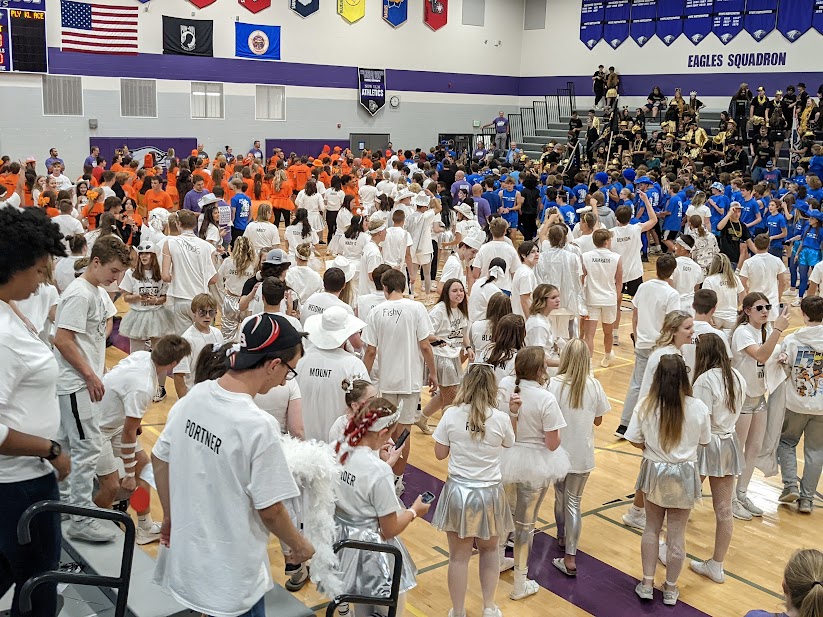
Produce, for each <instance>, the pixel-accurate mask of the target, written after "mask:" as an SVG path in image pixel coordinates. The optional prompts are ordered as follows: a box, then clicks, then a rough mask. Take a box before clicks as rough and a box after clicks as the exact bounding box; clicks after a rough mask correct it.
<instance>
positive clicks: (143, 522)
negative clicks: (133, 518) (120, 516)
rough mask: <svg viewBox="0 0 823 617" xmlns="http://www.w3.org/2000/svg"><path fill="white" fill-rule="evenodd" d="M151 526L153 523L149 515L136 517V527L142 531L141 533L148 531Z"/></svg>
mask: <svg viewBox="0 0 823 617" xmlns="http://www.w3.org/2000/svg"><path fill="white" fill-rule="evenodd" d="M152 525H154V521H153V520H151V514H138V515H137V526H138V527H139V528H140V529H142V530H143V531H149V530H150V529H151V526H152Z"/></svg>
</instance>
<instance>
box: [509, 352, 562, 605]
mask: <svg viewBox="0 0 823 617" xmlns="http://www.w3.org/2000/svg"><path fill="white" fill-rule="evenodd" d="M514 367H515V375H516V376H515V377H506V378H504V379H503V381H501V382H500V392H499V394H498V406H499V408H500V410H501V411H508V412H509V417H510V418H511V423H512V425H513V427H514V430H515V433H516V440H515V443H514V445H513V446H512V447H511V448H509V449H507V450H504V451H503V454H502V455H501V456H500V470H501V473H502V475H503V486H504V487H505V490H506V498H507V499H508V502H509V507H510V508H511V510H512V514H513V515H514V559H510V558H506V557H505V555H504V552H503V551H504V550H505V540H506V538H504V537H501V540H502V542H501V544H500V570H501V571H503V570H507V569H509V568H511V567H512V566H513V567H514V589H512V592H511V594H509V597H510V598H511V599H512V600H522V599H523V598H526V597H528V596H531V595H534V594H536V593H537V590H538V589H539V588H540V587H539V585H538V584H537V583H535V582H534V581H532V580H529V579H528V578H527V574H528V566H529V553H530V552H531V546H532V538H533V534H534V525H535V522H536V521H537V513H538V511H539V510H540V505H541V504H542V503H543V498H544V497H545V496H546V491H548V490H549V487H550V486H551V485H552V484H554V482H555V481H557V480H560V479H562V478H564V477H565V476H566V473H567V472H568V470H569V457H568V455H567V454H566V452H564V451H563V449H562V448H561V447H560V429H561V428H563V427H564V426H566V422H565V420H563V414H562V413H561V411H560V407H558V405H557V400H556V399H555V397H554V395H553V394H551V393H550V392H549V391H548V390H546V388H545V383H546V381H547V379H548V376H547V374H546V353H545V352H544V351H543V348H542V347H524V348H523V349H521V350H520V351H518V352H517V357H516V359H515V363H514Z"/></svg>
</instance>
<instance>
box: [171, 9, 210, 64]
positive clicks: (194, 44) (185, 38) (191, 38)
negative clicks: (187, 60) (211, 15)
mask: <svg viewBox="0 0 823 617" xmlns="http://www.w3.org/2000/svg"><path fill="white" fill-rule="evenodd" d="M163 53H164V54H172V55H177V56H208V57H211V56H213V55H214V24H213V22H212V21H211V20H205V19H180V18H177V17H167V16H165V15H164V16H163Z"/></svg>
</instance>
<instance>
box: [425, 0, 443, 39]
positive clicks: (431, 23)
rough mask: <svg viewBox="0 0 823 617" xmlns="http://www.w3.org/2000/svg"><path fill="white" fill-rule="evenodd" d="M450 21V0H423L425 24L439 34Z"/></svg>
mask: <svg viewBox="0 0 823 617" xmlns="http://www.w3.org/2000/svg"><path fill="white" fill-rule="evenodd" d="M448 21H449V0H423V23H424V24H426V25H427V26H428V27H429V28H431V29H432V30H434V31H435V32H437V31H438V30H440V28H442V27H443V26H445V25H446V23H448Z"/></svg>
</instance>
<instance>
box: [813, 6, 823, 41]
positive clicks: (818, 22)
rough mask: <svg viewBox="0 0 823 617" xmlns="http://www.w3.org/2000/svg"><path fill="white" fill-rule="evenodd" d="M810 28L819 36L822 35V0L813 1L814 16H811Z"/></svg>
mask: <svg viewBox="0 0 823 617" xmlns="http://www.w3.org/2000/svg"><path fill="white" fill-rule="evenodd" d="M812 26H814V29H815V30H817V31H818V32H819V33H820V34H823V0H815V1H814V14H813V15H812Z"/></svg>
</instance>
